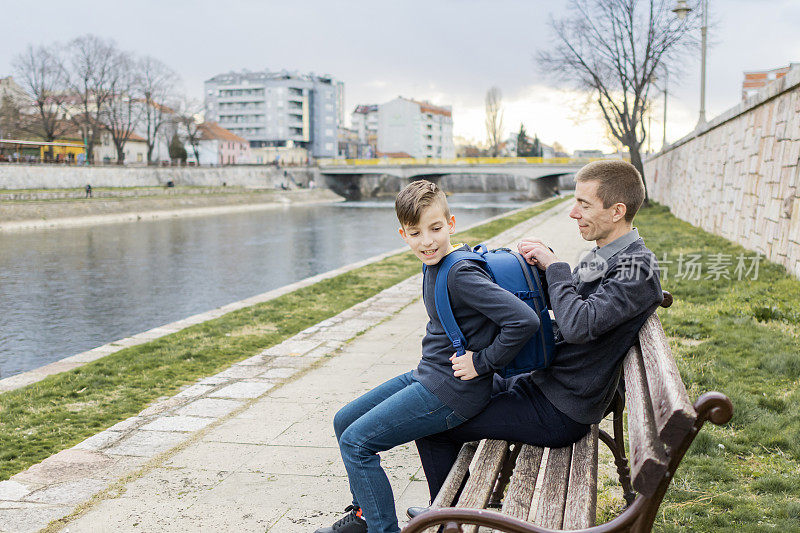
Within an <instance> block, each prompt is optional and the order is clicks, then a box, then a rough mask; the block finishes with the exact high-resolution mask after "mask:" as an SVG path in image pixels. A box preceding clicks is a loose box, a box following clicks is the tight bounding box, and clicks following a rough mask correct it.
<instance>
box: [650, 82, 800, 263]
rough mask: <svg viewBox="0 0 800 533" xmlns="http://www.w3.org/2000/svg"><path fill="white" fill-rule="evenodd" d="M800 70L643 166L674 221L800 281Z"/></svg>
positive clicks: (652, 191) (655, 197)
mask: <svg viewBox="0 0 800 533" xmlns="http://www.w3.org/2000/svg"><path fill="white" fill-rule="evenodd" d="M799 160H800V68H794V69H792V70H791V71H790V72H789V73H788V74H787V75H786V76H785V77H784V78H781V79H780V80H778V81H776V82H774V83H772V84H771V85H769V86H767V87H765V88H764V89H762V90H761V91H760V92H759V94H757V95H755V96H753V97H751V98H749V99H748V100H746V101H745V102H743V103H741V104H739V105H738V106H736V107H734V108H732V109H729V110H728V111H726V112H725V113H723V114H722V115H720V116H719V117H716V118H715V119H713V120H712V121H711V122H710V123H709V124H708V125H707V126H705V127H703V128H701V129H699V130H698V131H696V132H693V133H692V134H690V135H688V136H686V137H684V138H683V139H681V140H679V141H678V142H676V143H674V144H673V145H672V146H670V147H669V148H668V149H666V150H664V151H662V152H660V153H658V154H656V155H655V156H653V157H651V158H650V159H648V160H647V161H645V164H644V170H645V180H646V182H647V188H648V192H649V194H650V197H651V198H652V199H653V200H655V201H657V202H659V203H661V204H664V205H667V206H669V207H670V209H671V210H672V213H673V214H675V216H677V217H679V218H681V219H683V220H685V221H687V222H689V223H691V224H693V225H694V226H697V227H700V228H702V229H704V230H706V231H709V232H711V233H715V234H717V235H720V236H722V237H725V238H726V239H729V240H731V241H734V242H737V243H739V244H741V245H742V246H744V247H745V248H747V249H749V250H753V251H756V252H760V253H762V254H764V255H765V256H766V257H767V258H768V259H769V260H770V261H774V262H776V263H780V264H782V265H784V266H785V267H786V269H787V270H789V271H790V272H792V273H793V274H794V275H795V276H797V277H799V278H800V165H798V161H799Z"/></svg>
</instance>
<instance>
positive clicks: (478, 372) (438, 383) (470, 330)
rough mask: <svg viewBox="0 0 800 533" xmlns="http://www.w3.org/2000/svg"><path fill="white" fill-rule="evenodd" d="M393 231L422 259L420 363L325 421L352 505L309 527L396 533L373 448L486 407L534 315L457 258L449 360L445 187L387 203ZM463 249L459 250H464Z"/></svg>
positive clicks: (533, 326)
mask: <svg viewBox="0 0 800 533" xmlns="http://www.w3.org/2000/svg"><path fill="white" fill-rule="evenodd" d="M395 210H396V212H397V218H398V220H399V221H400V225H401V227H400V236H401V237H402V238H403V240H404V241H406V243H407V244H408V245H409V247H410V248H411V250H412V251H413V252H414V255H416V256H417V258H418V259H419V260H420V261H422V263H423V264H425V265H426V267H427V268H426V269H425V275H424V277H423V282H422V297H423V300H424V302H425V308H426V310H427V312H428V318H429V321H428V325H427V328H426V332H425V337H424V338H423V339H422V360H421V361H420V363H419V366H418V367H417V368H416V370H414V371H412V372H408V373H406V374H403V375H400V376H398V377H396V378H394V379H391V380H389V381H387V382H386V383H384V384H382V385H380V386H378V387H376V388H375V389H373V390H371V391H369V392H368V393H366V394H364V395H363V396H361V397H360V398H358V399H356V400H354V401H352V402H350V403H349V404H348V405H346V406H345V407H343V408H342V409H341V410H339V412H338V413H336V416H335V417H334V421H333V425H334V429H335V431H336V439H337V440H338V442H339V449H340V450H341V453H342V460H343V461H344V465H345V469H346V470H347V477H348V480H349V482H350V492H351V493H352V496H353V505H351V506H349V507H348V508H347V509H345V511H348V512H349V513H348V514H347V515H346V516H345V517H344V518H342V519H340V520H338V521H337V522H335V523H334V524H333V525H332V526H330V527H326V528H321V529H318V530H317V531H316V533H367V531H369V533H398V532H399V531H400V528H399V527H398V524H397V516H396V515H395V508H394V497H393V495H392V488H391V486H390V484H389V480H388V478H387V477H386V474H385V473H384V471H383V470H382V469H381V467H380V458H379V457H378V452H381V451H386V450H389V449H391V448H393V447H395V446H398V445H400V444H403V443H406V442H411V441H413V440H415V439H420V438H422V437H425V436H428V435H432V434H435V433H439V432H442V431H445V430H447V429H451V428H454V427H456V426H458V425H459V424H462V423H463V422H464V421H466V420H467V419H469V418H470V417H472V416H474V415H476V414H477V413H478V412H480V411H481V409H483V407H484V406H485V405H486V404H487V403H488V401H489V396H490V394H491V390H492V376H493V374H494V371H495V370H497V369H500V368H502V367H504V366H505V365H506V364H508V363H509V362H510V361H511V360H512V359H513V358H514V356H515V355H516V354H517V352H518V351H519V350H520V349H521V348H522V346H523V345H524V344H525V343H526V342H527V341H528V339H529V338H530V337H531V336H533V334H534V333H536V331H537V330H538V329H539V319H538V317H537V316H536V313H535V312H534V311H533V310H531V309H530V308H529V307H528V306H527V305H525V304H524V303H523V302H522V301H521V300H519V299H518V298H516V297H515V296H514V295H512V294H511V293H510V292H508V291H506V290H504V289H502V288H500V287H499V286H498V285H496V284H495V283H494V282H493V281H492V280H491V278H490V277H489V275H488V274H487V273H486V272H485V271H484V270H483V268H482V267H481V266H479V265H478V264H477V263H475V262H473V261H460V262H458V263H457V264H456V265H455V266H454V267H453V268H452V269H451V270H450V272H449V274H448V276H447V287H448V290H449V293H450V299H451V303H452V308H453V314H454V316H455V318H456V321H457V322H458V324H459V326H460V328H461V330H462V331H463V332H464V335H465V337H466V338H467V343H468V344H467V346H466V348H467V351H466V353H465V354H464V355H462V356H460V357H458V356H456V355H455V354H454V353H453V348H452V345H451V343H450V340H449V339H448V338H447V335H446V333H445V331H444V328H443V327H442V324H441V322H440V321H439V317H438V314H437V313H436V305H435V302H434V282H435V280H436V273H437V271H438V266H439V262H440V261H441V260H442V258H443V257H445V256H446V255H447V254H449V253H450V252H452V251H453V250H455V249H459V248H460V247H454V246H452V245H451V244H450V235H452V234H453V233H454V232H455V217H454V216H453V215H451V214H450V209H449V207H448V205H447V198H446V197H445V195H444V192H443V191H442V190H441V189H440V188H439V187H437V186H436V185H435V184H433V183H431V182H429V181H425V180H420V181H415V182H413V183H411V184H410V185H408V186H407V187H406V188H404V189H403V190H402V191H400V193H399V194H398V195H397V200H396V201H395ZM463 249H468V248H467V247H466V246H463Z"/></svg>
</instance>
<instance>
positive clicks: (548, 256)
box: [517, 239, 559, 270]
mask: <svg viewBox="0 0 800 533" xmlns="http://www.w3.org/2000/svg"><path fill="white" fill-rule="evenodd" d="M517 250H519V253H520V255H521V256H522V257H524V258H525V261H527V262H528V264H529V265H533V266H536V267H538V268H539V270H547V267H549V266H550V265H551V264H552V263H556V262H558V261H559V259H558V257H557V256H556V254H554V253H553V252H552V250H550V248H548V247H547V246H546V245H545V244H544V243H543V242H542V241H540V240H539V239H524V240H523V241H521V242H520V243H519V244H518V245H517Z"/></svg>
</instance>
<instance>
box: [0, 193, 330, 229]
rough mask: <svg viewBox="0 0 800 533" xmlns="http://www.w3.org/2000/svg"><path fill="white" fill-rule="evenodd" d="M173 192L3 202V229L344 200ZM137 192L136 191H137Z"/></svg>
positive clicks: (0, 226) (318, 196) (0, 208)
mask: <svg viewBox="0 0 800 533" xmlns="http://www.w3.org/2000/svg"><path fill="white" fill-rule="evenodd" d="M174 191H175V192H174V193H170V194H151V191H149V190H147V189H145V193H144V194H140V195H131V190H130V189H121V190H119V195H115V194H114V192H113V190H106V191H102V194H99V195H98V197H97V198H77V199H76V198H65V199H47V200H44V199H40V200H6V201H2V202H0V232H11V231H25V230H39V229H47V228H62V227H73V226H86V225H97V224H109V223H116V222H129V221H137V220H153V219H159V218H171V217H185V216H201V215H213V214H222V213H233V212H241V211H252V210H259V209H268V208H273V207H282V206H286V205H294V204H303V203H321V202H334V201H341V200H342V198H341V197H340V196H337V195H336V194H334V193H333V192H331V191H330V190H328V189H292V190H269V189H261V190H259V189H256V190H246V189H243V188H239V189H236V188H228V189H225V190H223V189H221V188H216V189H209V190H206V189H194V188H186V189H184V188H177V189H174ZM134 194H135V190H134Z"/></svg>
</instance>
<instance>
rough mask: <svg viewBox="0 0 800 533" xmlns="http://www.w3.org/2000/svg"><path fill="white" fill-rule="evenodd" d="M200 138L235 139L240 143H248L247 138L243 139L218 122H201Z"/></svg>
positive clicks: (205, 139) (211, 139) (206, 139)
mask: <svg viewBox="0 0 800 533" xmlns="http://www.w3.org/2000/svg"><path fill="white" fill-rule="evenodd" d="M199 129H200V140H202V141H213V140H220V141H235V142H240V143H247V140H245V139H242V138H241V137H239V136H238V135H236V134H235V133H233V132H232V131H230V130H226V129H225V128H223V127H222V126H220V125H219V124H217V123H216V122H211V121H206V122H203V123H202V124H200V126H199Z"/></svg>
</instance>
